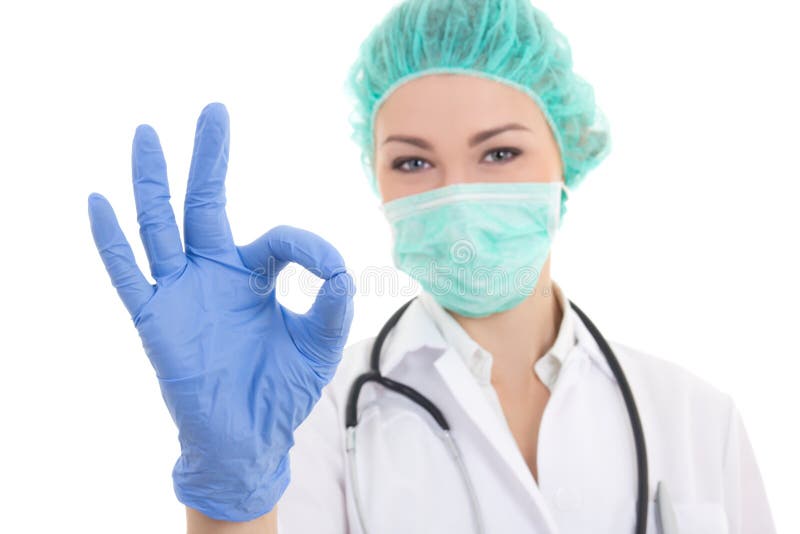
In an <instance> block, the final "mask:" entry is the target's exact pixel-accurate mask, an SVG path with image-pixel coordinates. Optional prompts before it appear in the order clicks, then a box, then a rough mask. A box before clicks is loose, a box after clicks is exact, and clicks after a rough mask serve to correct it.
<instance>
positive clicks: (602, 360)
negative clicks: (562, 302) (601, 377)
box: [569, 306, 616, 381]
mask: <svg viewBox="0 0 800 534" xmlns="http://www.w3.org/2000/svg"><path fill="white" fill-rule="evenodd" d="M581 309H583V308H581ZM569 313H570V314H571V315H572V317H573V320H572V324H573V325H574V326H575V338H576V339H577V341H578V346H580V347H581V349H582V350H583V351H584V352H586V353H587V354H588V356H589V359H590V360H591V362H592V363H593V364H594V365H596V366H597V367H598V368H599V369H600V370H601V371H603V373H604V374H605V375H606V376H607V377H608V378H609V379H610V380H612V381H616V377H615V376H614V372H613V371H612V370H611V367H610V366H609V365H608V361H607V360H606V357H605V356H604V355H603V351H601V350H600V346H599V345H598V344H597V342H596V341H595V340H594V337H593V336H592V333H591V332H589V329H588V328H586V325H585V324H583V321H582V320H581V318H580V317H579V316H578V313H577V312H576V311H575V310H573V309H572V306H569ZM586 315H589V313H588V312H587V313H586ZM590 318H591V316H590ZM599 328H600V327H598V329H599ZM601 333H602V330H601ZM607 341H608V340H607ZM610 343H611V342H610V341H609V344H610Z"/></svg>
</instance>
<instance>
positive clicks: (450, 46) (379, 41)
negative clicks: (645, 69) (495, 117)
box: [346, 0, 611, 194]
mask: <svg viewBox="0 0 800 534" xmlns="http://www.w3.org/2000/svg"><path fill="white" fill-rule="evenodd" d="M436 73H460V74H471V75H476V76H483V77H486V78H489V79H492V80H496V81H498V82H501V83H505V84H508V85H510V86H512V87H515V88H516V89H519V90H521V91H523V92H525V93H526V94H528V95H530V97H531V98H533V100H534V101H535V102H536V104H537V105H538V106H539V108H540V109H541V110H542V112H543V114H544V116H545V118H546V119H547V122H548V124H549V125H550V129H551V131H552V133H553V136H554V137H555V139H556V142H557V143H558V147H559V150H560V152H561V161H562V164H563V166H564V183H565V184H566V186H567V187H568V188H570V189H574V188H575V187H576V186H578V184H580V183H581V181H583V178H584V177H585V175H586V173H587V172H588V171H590V170H591V169H593V168H594V167H595V166H597V165H598V164H599V163H600V162H601V161H602V160H603V158H605V156H606V155H607V154H608V152H609V150H610V148H611V138H610V135H609V128H608V123H607V120H606V117H605V115H604V114H603V113H602V111H601V110H600V109H599V108H598V107H597V106H596V104H595V99H594V90H593V89H592V86H591V85H589V84H588V83H587V82H586V81H585V80H583V79H582V78H581V77H579V76H578V75H576V74H575V73H574V72H573V71H572V54H571V51H570V46H569V43H568V42H567V39H566V38H565V37H564V35H563V34H561V33H560V32H559V31H558V30H556V29H555V28H554V27H553V24H552V23H551V22H550V19H549V18H548V17H547V15H545V14H544V13H542V12H541V11H540V10H538V9H537V8H535V7H534V6H533V5H531V3H530V1H529V0H406V1H404V2H402V3H401V4H398V5H396V6H395V7H394V8H392V10H391V11H390V12H389V13H388V14H387V15H386V17H385V18H384V19H383V21H381V23H380V24H379V25H378V26H376V27H375V28H374V29H373V30H372V32H371V33H370V34H369V35H368V36H367V38H366V39H365V40H364V41H363V43H361V46H360V48H359V55H358V58H357V60H356V61H355V63H354V64H353V65H352V67H351V68H350V71H349V73H348V76H347V83H346V90H347V92H348V94H349V95H350V96H351V97H353V100H354V109H353V111H352V112H351V113H350V124H351V126H352V128H353V132H352V138H353V140H354V141H355V142H356V143H357V144H358V146H359V147H360V148H361V162H362V164H363V166H364V170H365V171H366V173H367V176H368V178H369V179H370V183H371V185H372V188H373V190H374V191H375V193H376V194H377V193H378V187H377V182H376V178H375V173H374V139H373V125H374V120H375V115H376V113H377V111H378V109H379V108H380V105H381V104H382V103H383V101H384V100H385V99H386V98H387V97H388V96H389V95H390V94H391V93H392V92H393V91H394V90H395V89H397V88H398V87H399V86H400V85H402V84H403V83H405V82H407V81H409V80H412V79H414V78H417V77H419V76H423V75H426V74H436Z"/></svg>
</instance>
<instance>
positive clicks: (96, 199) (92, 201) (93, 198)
mask: <svg viewBox="0 0 800 534" xmlns="http://www.w3.org/2000/svg"><path fill="white" fill-rule="evenodd" d="M88 200H89V209H90V210H91V209H92V207H94V206H98V205H99V203H100V202H105V203H108V200H107V199H106V197H104V196H103V195H101V194H100V193H94V192H93V193H89V199H88Z"/></svg>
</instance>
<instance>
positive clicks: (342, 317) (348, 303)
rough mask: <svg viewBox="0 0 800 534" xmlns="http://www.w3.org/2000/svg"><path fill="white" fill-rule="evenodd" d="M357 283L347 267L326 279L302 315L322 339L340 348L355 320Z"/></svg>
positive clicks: (334, 347) (331, 345)
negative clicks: (354, 300) (346, 269)
mask: <svg viewBox="0 0 800 534" xmlns="http://www.w3.org/2000/svg"><path fill="white" fill-rule="evenodd" d="M354 294H355V284H354V283H353V277H352V276H350V273H348V272H347V271H342V272H340V273H337V274H335V275H334V276H332V277H331V278H328V279H327V280H325V282H324V283H323V284H322V287H321V288H320V290H319V293H317V298H316V300H314V304H313V305H312V306H311V309H310V310H308V312H306V314H305V315H303V316H302V320H301V322H302V325H303V326H304V327H305V329H306V330H308V331H309V332H312V333H314V334H316V336H317V337H318V338H320V339H319V341H320V342H322V343H324V344H325V346H326V347H330V348H331V350H336V351H337V352H338V351H340V350H341V349H342V348H344V344H345V342H346V341H347V336H348V334H349V333H350V324H351V323H352V322H353V295H354Z"/></svg>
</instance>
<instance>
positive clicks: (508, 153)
mask: <svg viewBox="0 0 800 534" xmlns="http://www.w3.org/2000/svg"><path fill="white" fill-rule="evenodd" d="M498 154H500V155H501V156H500V157H498V158H494V161H500V162H503V161H508V160H511V159H514V158H516V157H517V156H519V155H520V154H522V151H521V150H519V149H516V148H511V147H502V148H493V149H492V150H490V151H489V152H487V153H486V155H485V156H484V160H486V157H488V156H496V155H498ZM502 154H505V156H503V155H502Z"/></svg>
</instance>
